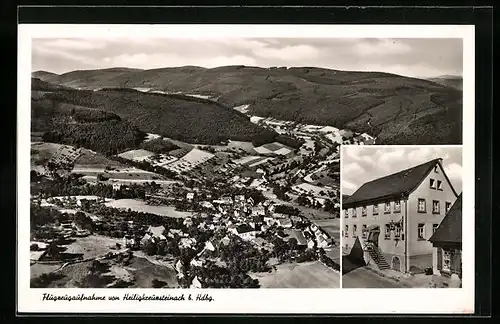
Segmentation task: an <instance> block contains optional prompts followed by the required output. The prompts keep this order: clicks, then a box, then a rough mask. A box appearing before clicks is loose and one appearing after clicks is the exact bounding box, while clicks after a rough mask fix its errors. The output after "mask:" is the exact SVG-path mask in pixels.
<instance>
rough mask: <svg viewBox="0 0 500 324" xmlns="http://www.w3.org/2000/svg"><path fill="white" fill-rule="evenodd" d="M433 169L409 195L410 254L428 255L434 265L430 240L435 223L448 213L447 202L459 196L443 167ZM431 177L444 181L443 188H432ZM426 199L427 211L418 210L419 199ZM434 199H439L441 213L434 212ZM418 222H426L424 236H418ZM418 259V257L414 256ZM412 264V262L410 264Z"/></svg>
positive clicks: (451, 203) (437, 223) (453, 200)
mask: <svg viewBox="0 0 500 324" xmlns="http://www.w3.org/2000/svg"><path fill="white" fill-rule="evenodd" d="M437 171H438V172H435V171H434V170H432V171H431V172H430V173H429V175H427V177H426V178H425V179H424V181H422V183H421V184H420V186H419V187H418V188H417V189H416V190H415V191H413V192H412V193H411V194H410V196H409V197H408V233H407V236H408V253H409V255H410V256H418V255H428V256H426V257H424V258H427V257H429V258H430V260H431V262H430V265H429V266H432V252H433V247H432V243H430V242H429V241H428V240H429V238H430V237H431V236H432V234H433V224H436V226H437V225H439V224H440V223H441V221H442V220H443V218H444V216H445V214H446V209H445V208H446V204H445V203H446V202H449V203H450V206H451V205H453V203H454V202H455V200H456V199H457V197H456V196H455V194H454V192H453V190H452V188H451V186H450V183H449V182H448V181H447V180H446V177H445V175H444V170H443V168H442V167H439V168H438V169H437ZM430 179H434V180H435V181H436V182H437V180H439V181H441V182H442V190H437V189H432V188H430V185H429V184H430ZM419 198H422V199H425V203H426V209H425V212H419V211H418V199H419ZM433 200H437V201H439V205H440V206H439V207H440V210H439V213H437V214H435V213H433V208H432V207H433ZM418 224H424V238H423V239H419V238H418ZM414 259H415V260H417V259H416V258H414ZM410 266H411V264H410Z"/></svg>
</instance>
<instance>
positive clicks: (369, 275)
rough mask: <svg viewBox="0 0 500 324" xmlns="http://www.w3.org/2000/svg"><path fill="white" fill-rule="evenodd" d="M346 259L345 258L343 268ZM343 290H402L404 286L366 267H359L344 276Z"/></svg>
mask: <svg viewBox="0 0 500 324" xmlns="http://www.w3.org/2000/svg"><path fill="white" fill-rule="evenodd" d="M345 260H346V259H345V258H343V260H342V266H344V263H345V262H346V261H345ZM342 287H343V288H402V287H403V286H402V285H400V284H398V283H397V282H395V281H393V280H391V279H387V278H384V277H381V276H379V275H378V274H376V273H374V272H373V271H370V270H368V269H366V267H359V268H356V269H354V270H351V271H349V272H347V273H346V274H344V275H343V276H342Z"/></svg>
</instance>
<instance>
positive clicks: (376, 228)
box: [342, 159, 458, 272]
mask: <svg viewBox="0 0 500 324" xmlns="http://www.w3.org/2000/svg"><path fill="white" fill-rule="evenodd" d="M457 197H458V194H457V192H456V191H455V189H454V188H453V185H452V183H451V182H450V180H449V178H448V176H447V175H446V173H445V170H444V168H443V165H442V159H434V160H431V161H428V162H426V163H423V164H420V165H417V166H414V167H412V168H408V169H405V170H402V171H399V172H397V173H393V174H390V175H387V176H385V177H382V178H379V179H375V180H372V181H369V182H367V183H365V184H363V185H362V186H361V187H359V188H358V189H357V190H356V191H355V192H354V193H353V194H352V195H351V196H349V197H348V198H347V199H345V200H343V201H342V215H343V231H342V235H343V240H342V242H343V245H344V246H343V249H344V251H345V252H348V253H349V252H351V249H352V248H353V246H354V243H355V242H356V240H359V241H360V243H361V244H360V245H356V246H358V247H359V246H361V247H362V249H363V251H362V252H360V251H354V252H352V254H353V255H363V256H364V259H365V260H364V261H365V262H366V263H372V264H373V263H374V264H376V266H377V267H378V268H380V269H382V270H384V269H388V268H392V269H394V270H397V271H401V272H411V271H414V270H415V271H417V270H424V269H425V268H429V267H432V254H433V251H434V248H433V246H432V243H431V242H429V241H428V240H429V238H430V237H431V235H432V234H433V232H434V231H435V230H436V229H437V227H438V225H439V224H440V223H441V221H442V220H443V218H444V216H445V214H446V212H447V211H448V210H449V209H450V208H451V205H452V204H453V203H454V202H455V200H456V199H457Z"/></svg>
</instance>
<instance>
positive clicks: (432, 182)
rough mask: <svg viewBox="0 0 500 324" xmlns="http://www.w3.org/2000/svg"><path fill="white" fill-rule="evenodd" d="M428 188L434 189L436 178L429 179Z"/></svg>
mask: <svg viewBox="0 0 500 324" xmlns="http://www.w3.org/2000/svg"><path fill="white" fill-rule="evenodd" d="M429 188H431V189H436V180H434V179H430V181H429Z"/></svg>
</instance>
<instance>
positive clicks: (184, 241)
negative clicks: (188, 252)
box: [179, 237, 196, 249]
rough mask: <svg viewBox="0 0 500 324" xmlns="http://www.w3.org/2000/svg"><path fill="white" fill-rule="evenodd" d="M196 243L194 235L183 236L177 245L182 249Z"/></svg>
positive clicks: (189, 247)
mask: <svg viewBox="0 0 500 324" xmlns="http://www.w3.org/2000/svg"><path fill="white" fill-rule="evenodd" d="M195 245H196V239H195V238H194V237H183V238H181V239H180V241H179V247H180V248H184V249H191V248H193V247H194V246H195Z"/></svg>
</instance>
